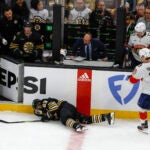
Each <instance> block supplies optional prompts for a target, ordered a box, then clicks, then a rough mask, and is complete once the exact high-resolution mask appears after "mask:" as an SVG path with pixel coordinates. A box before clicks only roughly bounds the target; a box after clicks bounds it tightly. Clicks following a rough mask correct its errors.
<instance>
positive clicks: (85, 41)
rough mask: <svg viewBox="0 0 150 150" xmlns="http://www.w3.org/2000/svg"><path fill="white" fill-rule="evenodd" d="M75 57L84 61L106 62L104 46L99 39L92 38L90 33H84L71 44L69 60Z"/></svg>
mask: <svg viewBox="0 0 150 150" xmlns="http://www.w3.org/2000/svg"><path fill="white" fill-rule="evenodd" d="M76 56H81V57H85V59H86V60H103V61H107V60H108V57H107V55H106V48H105V45H104V44H103V43H102V42H101V41H100V40H99V39H95V38H92V35H91V33H86V34H85V35H84V36H83V38H79V39H77V41H76V42H75V43H74V44H73V48H72V56H71V57H70V58H71V59H74V58H75V57H76Z"/></svg>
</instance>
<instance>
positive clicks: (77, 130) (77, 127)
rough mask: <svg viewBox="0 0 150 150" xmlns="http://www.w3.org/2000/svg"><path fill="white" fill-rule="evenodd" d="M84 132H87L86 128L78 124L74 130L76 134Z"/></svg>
mask: <svg viewBox="0 0 150 150" xmlns="http://www.w3.org/2000/svg"><path fill="white" fill-rule="evenodd" d="M85 130H87V128H86V127H85V126H82V125H80V124H78V125H77V126H76V128H75V131H76V132H84V131H85Z"/></svg>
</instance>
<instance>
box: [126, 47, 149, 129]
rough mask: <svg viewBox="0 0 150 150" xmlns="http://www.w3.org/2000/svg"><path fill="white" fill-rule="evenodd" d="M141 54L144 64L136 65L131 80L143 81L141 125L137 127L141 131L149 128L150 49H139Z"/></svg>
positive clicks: (139, 103)
mask: <svg viewBox="0 0 150 150" xmlns="http://www.w3.org/2000/svg"><path fill="white" fill-rule="evenodd" d="M139 56H140V58H141V62H142V64H140V65H138V66H136V67H135V69H134V70H133V72H132V75H131V76H130V78H129V81H130V82H131V83H133V84H135V83H136V82H139V81H140V80H141V82H142V93H141V95H140V98H139V100H138V106H139V107H140V108H141V111H140V112H139V117H140V120H141V125H139V126H137V128H138V129H139V130H141V131H144V130H145V129H146V130H147V129H148V120H147V111H148V110H150V50H149V49H148V48H143V49H140V50H139Z"/></svg>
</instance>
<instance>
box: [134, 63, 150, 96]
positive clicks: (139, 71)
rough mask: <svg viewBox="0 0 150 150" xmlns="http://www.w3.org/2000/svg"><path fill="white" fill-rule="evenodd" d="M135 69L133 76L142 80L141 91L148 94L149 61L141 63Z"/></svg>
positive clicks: (149, 85) (149, 87) (149, 88)
mask: <svg viewBox="0 0 150 150" xmlns="http://www.w3.org/2000/svg"><path fill="white" fill-rule="evenodd" d="M135 69H136V73H135V74H134V75H133V77H134V78H136V79H141V80H142V93H145V94H148V95H150V62H149V63H142V64H141V65H138V66H136V68H135Z"/></svg>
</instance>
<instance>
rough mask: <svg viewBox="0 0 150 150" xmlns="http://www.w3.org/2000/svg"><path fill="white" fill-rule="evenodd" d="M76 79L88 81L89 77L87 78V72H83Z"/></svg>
mask: <svg viewBox="0 0 150 150" xmlns="http://www.w3.org/2000/svg"><path fill="white" fill-rule="evenodd" d="M78 81H86V82H90V81H91V79H90V78H89V76H88V74H87V73H86V72H85V73H83V74H82V75H81V76H80V77H79V78H78Z"/></svg>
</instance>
